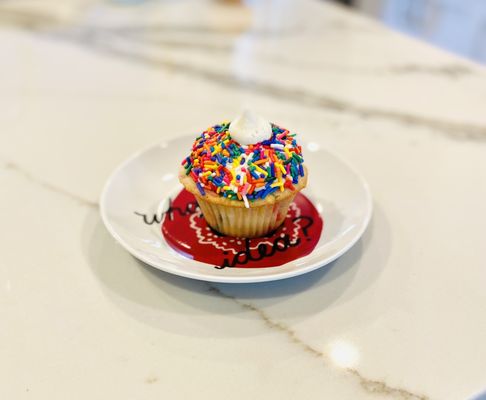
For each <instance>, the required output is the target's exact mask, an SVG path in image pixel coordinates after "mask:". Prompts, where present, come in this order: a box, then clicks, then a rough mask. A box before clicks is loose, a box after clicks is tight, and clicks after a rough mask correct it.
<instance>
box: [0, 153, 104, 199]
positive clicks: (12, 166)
mask: <svg viewBox="0 0 486 400" xmlns="http://www.w3.org/2000/svg"><path fill="white" fill-rule="evenodd" d="M4 168H5V169H6V170H8V171H12V172H14V173H15V174H17V175H18V176H19V177H21V178H23V179H26V180H27V181H28V182H30V183H32V184H35V185H39V186H40V187H42V188H43V189H45V190H48V191H49V192H52V193H54V194H57V195H60V196H63V197H66V198H69V199H71V200H73V201H75V202H76V203H78V204H80V205H83V206H86V207H98V203H97V202H94V201H91V200H88V199H85V198H83V197H81V196H79V195H77V194H75V193H71V192H69V191H67V190H65V189H63V188H62V187H60V186H57V185H54V184H52V183H49V182H46V181H44V180H42V179H41V178H40V177H37V176H35V175H33V174H32V173H31V172H29V171H28V170H26V169H25V168H22V167H21V166H20V165H18V164H16V163H14V162H11V161H8V162H6V163H4Z"/></svg>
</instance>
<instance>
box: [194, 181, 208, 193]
mask: <svg viewBox="0 0 486 400" xmlns="http://www.w3.org/2000/svg"><path fill="white" fill-rule="evenodd" d="M196 186H197V188H198V189H199V193H201V194H202V195H203V196H204V195H205V194H206V192H205V191H204V189H203V187H202V186H201V184H200V183H199V182H196Z"/></svg>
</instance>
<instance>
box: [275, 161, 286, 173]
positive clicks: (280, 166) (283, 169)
mask: <svg viewBox="0 0 486 400" xmlns="http://www.w3.org/2000/svg"><path fill="white" fill-rule="evenodd" d="M277 166H278V167H279V168H280V171H282V174H286V173H287V171H285V168H284V167H283V165H282V164H280V163H278V164H277Z"/></svg>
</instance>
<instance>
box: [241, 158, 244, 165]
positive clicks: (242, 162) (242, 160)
mask: <svg viewBox="0 0 486 400" xmlns="http://www.w3.org/2000/svg"><path fill="white" fill-rule="evenodd" d="M244 163H245V159H244V158H243V157H241V161H240V165H243V164H244Z"/></svg>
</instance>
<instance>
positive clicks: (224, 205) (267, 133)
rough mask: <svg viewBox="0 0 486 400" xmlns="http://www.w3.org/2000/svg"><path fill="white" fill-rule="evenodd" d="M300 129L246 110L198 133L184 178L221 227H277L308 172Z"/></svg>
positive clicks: (245, 230) (246, 230)
mask: <svg viewBox="0 0 486 400" xmlns="http://www.w3.org/2000/svg"><path fill="white" fill-rule="evenodd" d="M303 162H304V159H303V157H302V149H301V147H300V146H299V145H298V144H297V142H296V140H295V134H293V133H290V132H289V131H288V130H286V129H284V128H281V127H279V126H277V125H275V124H271V123H269V122H267V121H265V120H264V119H263V118H261V117H259V116H257V115H255V114H253V113H251V112H249V111H245V112H244V113H243V114H242V115H241V116H240V117H238V118H237V119H235V120H234V121H233V122H231V123H222V124H219V125H215V126H212V127H211V128H209V129H207V130H206V131H204V132H203V133H202V134H201V135H200V136H198V137H197V138H196V140H195V142H194V144H193V146H192V151H191V154H190V155H189V156H188V157H186V158H185V159H184V160H183V161H182V167H181V170H180V173H179V180H180V181H181V183H182V184H183V185H184V187H185V188H186V189H187V190H188V191H189V192H191V193H192V194H194V196H195V197H196V200H197V202H198V204H199V207H200V208H201V211H202V213H203V215H204V218H205V219H206V222H207V223H208V225H209V226H211V227H212V228H213V229H215V230H216V231H218V232H220V233H222V234H225V235H229V236H236V237H243V238H253V237H258V236H263V235H265V234H267V233H269V232H271V231H273V230H275V229H277V228H278V227H279V226H280V225H281V224H282V222H283V221H284V219H285V217H286V215H287V211H288V208H289V205H290V203H291V202H292V201H293V199H294V197H295V195H296V194H297V193H298V192H299V191H300V190H302V189H303V188H304V187H305V186H306V184H307V177H308V172H307V169H306V167H305V166H304V164H303Z"/></svg>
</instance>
